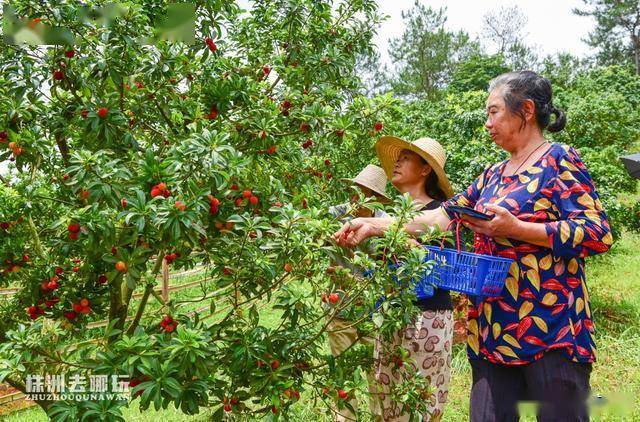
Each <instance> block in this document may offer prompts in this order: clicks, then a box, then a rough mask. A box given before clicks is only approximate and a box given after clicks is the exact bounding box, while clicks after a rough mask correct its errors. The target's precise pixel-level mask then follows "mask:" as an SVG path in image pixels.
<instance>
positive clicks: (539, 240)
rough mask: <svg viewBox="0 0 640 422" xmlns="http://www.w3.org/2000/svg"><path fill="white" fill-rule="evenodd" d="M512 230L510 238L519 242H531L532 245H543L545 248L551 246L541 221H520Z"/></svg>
mask: <svg viewBox="0 0 640 422" xmlns="http://www.w3.org/2000/svg"><path fill="white" fill-rule="evenodd" d="M518 221H519V223H518V224H517V226H516V229H515V230H513V233H512V235H511V236H509V237H511V238H512V239H515V240H519V241H521V242H526V243H531V244H532V245H538V246H545V247H547V248H550V247H552V245H551V241H550V239H549V236H548V235H547V230H546V228H545V226H544V224H543V223H530V222H527V221H520V220H518Z"/></svg>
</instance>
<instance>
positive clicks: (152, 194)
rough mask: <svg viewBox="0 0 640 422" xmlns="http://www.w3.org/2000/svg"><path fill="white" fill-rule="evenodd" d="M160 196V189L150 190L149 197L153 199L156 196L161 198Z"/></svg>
mask: <svg viewBox="0 0 640 422" xmlns="http://www.w3.org/2000/svg"><path fill="white" fill-rule="evenodd" d="M161 195H162V191H161V190H160V189H158V188H157V187H153V188H152V189H151V197H152V198H155V197H156V196H161Z"/></svg>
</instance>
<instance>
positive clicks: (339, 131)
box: [336, 129, 344, 138]
mask: <svg viewBox="0 0 640 422" xmlns="http://www.w3.org/2000/svg"><path fill="white" fill-rule="evenodd" d="M336 136H337V137H338V138H342V137H343V136H344V130H343V129H338V130H336Z"/></svg>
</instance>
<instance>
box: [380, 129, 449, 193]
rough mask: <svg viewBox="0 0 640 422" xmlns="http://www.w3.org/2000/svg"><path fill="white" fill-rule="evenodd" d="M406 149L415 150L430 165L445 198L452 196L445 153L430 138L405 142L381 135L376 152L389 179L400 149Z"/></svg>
mask: <svg viewBox="0 0 640 422" xmlns="http://www.w3.org/2000/svg"><path fill="white" fill-rule="evenodd" d="M404 149H408V150H410V151H413V152H415V153H416V154H418V155H419V156H420V157H422V158H424V160H425V161H426V162H427V163H428V164H429V165H430V166H431V168H432V169H433V171H435V172H436V175H437V176H438V185H439V186H440V189H442V191H443V192H444V194H445V195H446V196H447V198H451V197H452V196H453V189H452V188H451V183H449V178H448V177H447V174H446V173H445V172H444V164H445V163H446V161H447V153H446V152H445V150H444V148H443V147H442V145H440V143H439V142H438V141H436V140H435V139H431V138H420V139H417V140H415V141H413V142H407V141H405V140H402V139H400V138H396V137H395V136H383V137H382V138H380V139H378V141H377V142H376V154H378V158H379V159H380V164H381V165H382V168H383V169H384V171H385V173H386V174H387V177H388V178H389V180H391V178H392V177H393V167H394V166H395V164H396V161H397V160H398V157H399V156H400V153H401V152H402V150H404Z"/></svg>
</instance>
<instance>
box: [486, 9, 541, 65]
mask: <svg viewBox="0 0 640 422" xmlns="http://www.w3.org/2000/svg"><path fill="white" fill-rule="evenodd" d="M527 22H528V19H527V17H526V16H525V15H524V14H523V13H522V10H521V9H520V8H519V7H518V6H517V5H514V6H503V7H500V9H498V10H496V11H493V12H489V13H487V14H486V15H484V17H483V28H482V37H483V39H484V40H485V41H486V42H488V43H489V45H490V46H492V47H494V48H496V49H497V54H498V55H500V56H502V57H504V61H505V63H506V64H507V66H509V67H511V68H512V69H514V70H524V69H533V68H535V64H536V61H537V57H536V55H535V53H534V52H533V50H532V49H531V48H530V47H529V46H527V44H526V42H525V39H526V37H527V32H526V31H525V27H526V26H527Z"/></svg>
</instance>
